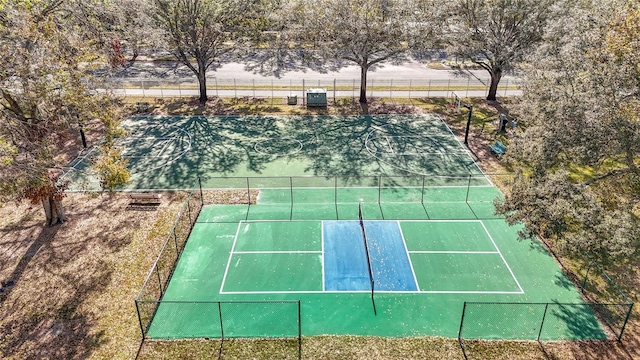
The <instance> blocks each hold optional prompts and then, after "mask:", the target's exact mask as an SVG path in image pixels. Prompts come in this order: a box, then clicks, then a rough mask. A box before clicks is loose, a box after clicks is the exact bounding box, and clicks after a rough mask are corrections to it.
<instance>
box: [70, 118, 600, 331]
mask: <svg viewBox="0 0 640 360" xmlns="http://www.w3.org/2000/svg"><path fill="white" fill-rule="evenodd" d="M126 127H127V129H128V130H129V135H128V136H126V137H124V138H122V139H120V141H121V143H120V144H121V146H122V147H123V152H124V155H125V156H126V157H127V159H128V160H129V167H130V169H131V171H132V174H133V181H132V182H131V184H130V188H131V189H180V188H189V189H191V188H192V186H193V184H194V182H195V180H196V179H197V178H198V177H199V176H200V177H201V178H202V181H201V189H199V190H202V189H204V190H205V191H217V190H219V189H224V190H229V189H233V190H237V191H246V193H247V196H248V197H250V196H256V195H250V194H251V191H250V190H257V191H258V192H259V193H258V195H257V197H256V198H251V199H249V200H250V201H245V204H244V205H229V204H225V205H222V204H219V205H208V204H204V205H205V206H204V207H203V208H202V210H201V211H200V213H199V216H198V219H197V222H196V224H195V226H194V227H193V230H192V232H191V234H190V236H189V238H188V240H187V242H186V245H185V247H184V249H183V250H182V254H181V255H180V257H179V261H178V262H177V265H176V267H175V270H174V271H173V272H171V267H170V266H169V265H167V263H169V260H168V259H171V256H169V255H167V256H164V257H162V256H161V257H159V259H160V258H161V259H162V261H160V260H159V262H158V264H157V267H154V269H155V270H156V273H155V274H153V273H150V275H149V277H148V278H147V280H148V281H151V283H149V284H151V285H149V288H143V291H141V294H147V295H148V298H141V299H138V300H137V302H136V305H137V306H140V307H144V309H143V311H142V313H143V314H145V315H144V316H143V317H141V319H140V322H141V327H142V328H143V332H145V334H146V336H147V337H149V338H159V339H164V338H169V339H176V338H206V337H222V336H223V335H224V336H226V337H230V336H231V337H233V336H237V337H246V336H255V337H293V336H297V334H298V324H299V325H300V330H301V333H302V335H306V336H310V335H321V334H336V335H343V334H351V335H377V336H393V337H399V336H424V335H435V336H445V337H457V336H458V334H459V332H460V331H461V329H462V332H461V335H462V337H463V338H483V339H531V340H535V339H542V340H559V339H604V338H606V337H607V333H605V329H604V328H603V327H602V326H601V325H600V323H599V322H598V321H597V319H596V317H595V316H594V312H593V309H592V308H591V307H590V306H588V305H586V304H584V302H583V300H582V298H581V296H580V294H579V292H578V291H577V290H576V288H575V287H574V286H573V284H572V282H571V281H569V280H568V279H567V278H566V277H565V275H564V274H563V273H562V272H561V270H560V268H559V266H558V264H557V263H556V262H555V261H554V259H553V258H552V257H551V256H550V255H549V253H548V252H547V251H546V249H545V247H544V246H542V245H541V244H540V243H538V242H536V241H518V240H517V238H518V235H517V232H518V230H519V229H520V228H519V227H518V226H508V225H507V223H506V222H505V221H504V219H502V218H501V217H500V216H497V215H495V214H494V207H493V203H492V201H493V200H494V199H495V198H499V197H501V196H502V194H501V193H500V191H498V189H497V188H496V187H494V186H493V183H492V182H491V181H490V180H489V178H488V177H486V176H485V175H484V174H483V173H482V171H481V170H480V168H479V167H478V166H477V164H476V163H475V162H474V160H473V158H472V157H471V156H470V154H469V153H468V151H467V150H466V148H465V147H464V146H462V145H461V144H460V142H459V141H458V140H457V139H456V137H455V136H454V135H453V134H452V133H451V131H450V130H449V128H448V127H447V126H446V124H445V123H444V122H443V121H442V120H441V119H440V118H439V117H438V116H436V115H384V116H288V117H275V116H248V117H225V116H214V117H201V116H193V117H137V118H132V119H130V120H129V121H127V122H126ZM91 156H92V155H91V153H89V154H87V156H86V157H85V158H82V159H78V161H76V162H75V163H74V164H73V166H72V169H71V170H70V171H68V172H67V173H66V174H65V178H66V179H67V180H69V181H70V182H71V183H70V188H71V189H92V188H93V187H95V185H96V179H95V177H93V175H92V174H91V173H90V171H87V168H88V166H87V164H88V162H89V160H90V158H91ZM494 176H495V175H494ZM198 193H199V194H200V195H202V193H201V192H200V191H199V192H198ZM203 196H204V195H203ZM248 203H250V204H248ZM359 206H361V210H362V211H361V214H362V217H363V220H362V221H360V219H359V213H360V211H359ZM173 234H174V235H175V233H173ZM365 234H366V235H365ZM185 237H186V235H185ZM365 239H366V240H367V241H366V242H365ZM167 244H169V245H167V246H169V249H168V250H167V252H168V253H170V252H171V251H173V252H174V253H175V254H178V252H179V249H178V247H179V246H178V243H177V242H176V244H175V247H173V248H171V246H170V242H168V243H167ZM174 259H175V258H174ZM160 267H162V269H160ZM169 277H170V281H169V282H168V285H167V286H166V288H165V285H164V282H165V281H166V280H167V279H168V278H169ZM156 280H157V282H156ZM146 284H147V283H145V286H147V285H146ZM147 295H145V296H147ZM160 297H161V298H160ZM297 301H299V304H300V309H299V310H300V313H299V314H298V302H297ZM479 303H482V304H479ZM497 303H500V304H497ZM506 303H517V304H506ZM156 305H157V308H156ZM140 313H141V312H140V310H139V315H140ZM463 314H464V317H465V319H466V320H465V321H463V322H462V325H463V326H461V320H462V318H463ZM298 316H300V319H301V321H300V323H298ZM143 318H144V320H143ZM541 319H544V321H543V323H544V326H542V325H540V323H539V322H540V320H541ZM148 322H150V324H149V323H148ZM147 325H148V326H147ZM223 331H224V334H223Z"/></svg>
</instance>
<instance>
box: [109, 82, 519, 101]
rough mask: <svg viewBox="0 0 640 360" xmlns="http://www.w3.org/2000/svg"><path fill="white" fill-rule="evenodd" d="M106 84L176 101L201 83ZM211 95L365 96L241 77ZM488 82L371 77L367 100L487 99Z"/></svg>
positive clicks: (342, 86) (509, 87)
mask: <svg viewBox="0 0 640 360" xmlns="http://www.w3.org/2000/svg"><path fill="white" fill-rule="evenodd" d="M106 85H108V86H110V88H111V90H112V91H113V92H114V93H115V94H116V95H118V96H123V97H151V98H159V99H162V98H175V97H193V96H198V95H199V94H200V92H199V84H198V82H197V80H196V79H194V78H181V79H130V78H127V79H124V78H112V79H109V80H108V81H107V83H106ZM206 87H207V94H208V95H209V96H216V97H227V98H241V97H253V98H272V99H274V98H281V99H284V98H287V99H289V100H290V99H292V98H293V99H295V101H296V103H297V102H300V103H302V104H303V105H304V104H305V101H306V99H305V95H306V93H307V91H308V90H309V89H313V88H321V89H325V90H326V92H327V99H333V101H334V102H335V101H337V99H339V98H352V99H356V98H358V97H359V96H360V79H355V78H353V79H337V78H335V79H295V80H293V79H265V78H254V79H246V78H243V79H236V78H209V79H207V83H206ZM488 91H489V79H480V78H474V77H454V78H449V79H368V80H367V96H370V97H381V98H383V97H388V98H408V99H411V98H429V97H451V96H452V94H453V93H455V94H456V95H457V96H458V97H461V98H467V97H485V96H487V93H488ZM497 94H498V96H505V97H506V96H514V95H520V94H521V91H520V90H519V80H516V79H511V78H506V79H505V80H503V81H502V82H501V83H500V84H499V86H498V93H497Z"/></svg>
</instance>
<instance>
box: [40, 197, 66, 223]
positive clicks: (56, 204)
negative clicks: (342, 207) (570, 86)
mask: <svg viewBox="0 0 640 360" xmlns="http://www.w3.org/2000/svg"><path fill="white" fill-rule="evenodd" d="M42 207H43V208H44V215H45V217H46V219H47V226H54V225H57V224H61V223H63V222H65V221H67V217H66V216H65V214H64V207H62V200H55V199H54V198H53V197H48V198H46V199H43V200H42Z"/></svg>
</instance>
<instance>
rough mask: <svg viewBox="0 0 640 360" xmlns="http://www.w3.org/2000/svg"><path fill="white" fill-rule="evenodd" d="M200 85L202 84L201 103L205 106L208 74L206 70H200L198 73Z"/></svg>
mask: <svg viewBox="0 0 640 360" xmlns="http://www.w3.org/2000/svg"><path fill="white" fill-rule="evenodd" d="M198 83H199V84H200V99H199V100H200V103H201V104H204V103H206V102H207V100H208V98H207V74H206V71H205V70H202V69H200V72H199V73H198Z"/></svg>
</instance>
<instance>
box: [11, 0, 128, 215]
mask: <svg viewBox="0 0 640 360" xmlns="http://www.w3.org/2000/svg"><path fill="white" fill-rule="evenodd" d="M67 5H69V7H66V6H67ZM72 5H73V3H72V2H69V3H64V2H63V1H60V0H50V1H34V2H26V1H25V2H7V3H4V4H3V7H2V8H0V54H1V55H2V56H1V57H2V59H3V66H2V68H0V95H1V98H0V107H1V108H2V111H1V112H0V169H1V171H0V198H1V199H2V200H3V201H9V200H16V199H18V200H19V199H29V200H30V201H32V202H33V203H41V204H42V205H43V208H44V211H45V215H46V220H47V224H48V225H55V224H57V223H60V222H64V221H65V220H66V216H65V213H64V208H63V206H62V198H63V197H64V190H65V187H66V185H65V184H64V183H63V182H61V181H60V175H61V174H62V172H63V170H64V168H65V165H66V163H67V161H69V160H70V159H69V158H68V156H64V151H65V148H64V147H63V145H64V143H65V142H66V141H68V140H69V137H70V136H74V135H75V134H77V132H76V131H77V130H78V126H80V127H81V126H83V125H86V124H87V122H88V121H89V120H92V119H96V118H99V119H101V120H102V122H103V126H104V128H105V129H106V130H105V132H106V135H107V137H106V141H105V142H104V145H103V151H102V154H103V155H102V159H103V160H104V161H107V162H106V163H105V164H108V165H109V166H108V167H104V166H103V167H101V168H100V169H98V170H99V172H100V173H101V174H102V177H101V180H102V182H103V184H104V185H105V186H107V187H111V188H112V187H113V186H117V185H121V184H122V183H123V182H124V181H126V180H127V178H128V172H127V171H126V169H125V168H124V162H123V161H122V158H121V156H120V154H119V152H118V151H117V150H115V149H114V147H113V139H114V136H115V134H117V133H118V129H117V126H118V121H117V114H116V111H115V107H114V102H113V100H112V99H110V98H109V97H108V95H107V94H95V93H93V92H91V91H90V89H88V88H87V85H86V81H85V78H84V69H83V64H88V63H90V62H93V61H95V60H98V59H99V58H100V56H99V53H97V52H95V51H93V50H92V46H91V45H92V41H91V39H90V38H88V37H87V36H85V34H83V33H81V32H79V31H77V30H78V27H76V26H74V24H75V23H74V20H75V19H74V16H73V14H74V13H73V9H72V7H71V6H72ZM72 134H74V135H72Z"/></svg>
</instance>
